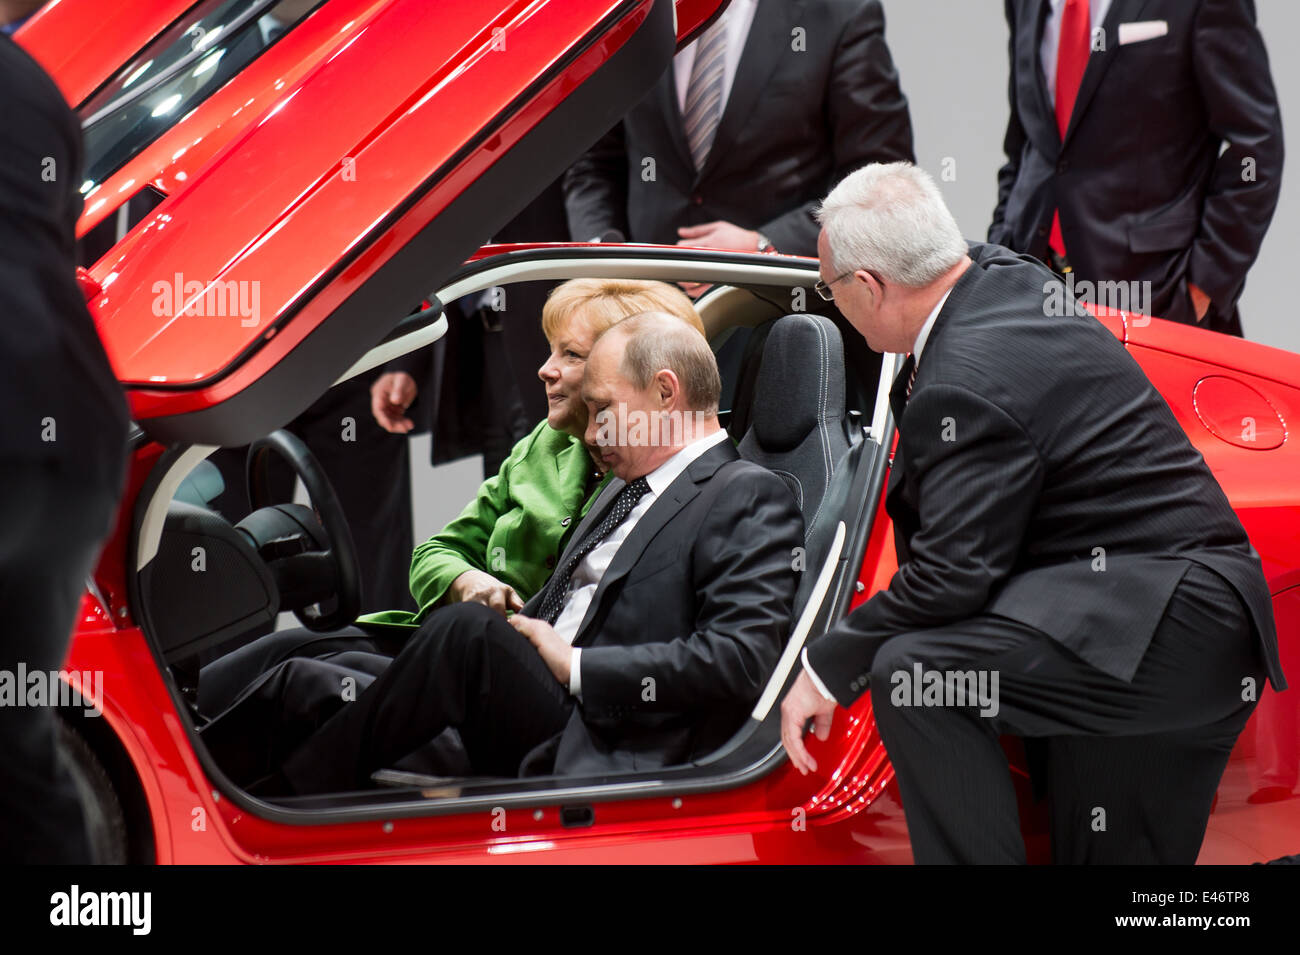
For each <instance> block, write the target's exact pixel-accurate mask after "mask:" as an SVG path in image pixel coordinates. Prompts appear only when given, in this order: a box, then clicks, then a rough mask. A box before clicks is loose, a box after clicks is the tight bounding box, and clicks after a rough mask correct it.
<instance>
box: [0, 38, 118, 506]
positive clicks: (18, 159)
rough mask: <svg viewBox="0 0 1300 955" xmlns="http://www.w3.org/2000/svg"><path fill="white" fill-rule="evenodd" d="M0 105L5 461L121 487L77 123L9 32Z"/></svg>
mask: <svg viewBox="0 0 1300 955" xmlns="http://www.w3.org/2000/svg"><path fill="white" fill-rule="evenodd" d="M0 117H3V122H0V250H3V252H2V253H0V413H2V414H3V417H4V421H5V424H4V427H0V461H2V462H4V464H5V465H6V466H8V465H10V464H12V463H14V462H22V463H24V464H31V463H35V462H43V463H44V464H45V465H48V466H53V467H57V468H60V469H62V470H64V471H66V472H67V473H75V474H77V475H79V476H81V477H83V478H84V479H85V480H86V481H87V482H88V483H94V484H97V485H99V486H101V487H113V488H114V489H115V491H116V489H118V488H120V487H121V482H122V476H123V470H122V469H123V464H124V462H125V459H126V429H127V414H126V403H125V401H124V400H123V398H122V389H121V387H120V386H119V385H118V382H117V377H116V376H115V375H114V374H113V371H112V369H111V368H110V367H109V364H108V358H107V357H106V356H105V354H104V347H103V345H102V344H101V343H100V340H99V335H98V333H97V332H96V330H95V324H94V321H93V320H92V319H91V317H90V312H89V311H87V309H86V300H85V297H84V296H83V295H82V293H81V289H80V288H79V287H78V285H77V281H76V256H75V254H74V239H75V234H76V224H77V218H78V217H79V216H80V215H81V208H82V198H81V193H80V192H79V191H78V189H79V187H80V185H81V162H82V146H81V128H80V126H78V124H77V119H76V117H75V116H74V115H73V113H72V110H70V109H69V108H68V105H67V103H65V102H64V100H63V96H62V94H61V93H60V92H59V90H58V88H57V87H56V86H55V85H54V82H53V81H52V80H51V79H50V78H49V76H47V75H46V73H45V71H44V70H42V69H41V68H40V67H39V66H38V65H37V64H36V61H35V60H33V59H32V58H31V57H30V56H28V55H27V53H26V52H24V51H23V50H21V49H20V48H19V47H18V46H16V45H15V44H14V42H13V41H12V40H10V39H9V37H7V36H3V35H0ZM46 419H49V421H48V422H47V421H46ZM51 428H52V431H51V430H50V429H51ZM51 436H52V437H53V440H46V439H47V438H49V437H51Z"/></svg>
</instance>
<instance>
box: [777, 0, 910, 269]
mask: <svg viewBox="0 0 1300 955" xmlns="http://www.w3.org/2000/svg"><path fill="white" fill-rule="evenodd" d="M828 75H829V77H830V79H829V87H828V89H827V93H826V104H827V106H826V108H827V115H826V120H827V124H828V132H829V136H828V139H827V143H828V145H829V146H830V148H831V149H832V150H833V151H834V155H835V165H834V169H833V171H832V173H831V185H832V186H834V185H835V184H836V183H838V182H839V181H840V180H841V179H843V178H844V177H845V176H847V175H848V174H849V173H851V172H853V171H854V170H855V169H859V168H861V167H862V166H865V165H867V164H868V163H873V162H897V161H900V160H906V161H907V162H915V161H916V156H915V154H914V153H913V151H912V120H911V116H910V114H909V113H908V109H907V97H905V96H904V95H903V91H902V90H901V89H900V88H899V85H898V70H897V69H895V68H894V61H893V58H892V57H891V56H890V54H889V46H888V45H887V44H886V43H885V14H884V11H883V10H882V9H881V6H880V3H879V2H877V0H870V2H868V3H863V4H862V5H861V8H860V10H859V11H858V13H857V14H856V15H855V16H854V17H852V18H851V19H850V20H849V22H848V23H847V24H846V25H845V27H844V30H843V32H842V33H841V35H840V38H839V41H838V42H837V43H836V44H835V50H834V53H833V54H832V60H831V65H830V70H829V73H828ZM817 204H818V203H817V202H816V201H814V202H808V203H804V204H803V205H800V206H797V207H796V208H794V209H791V210H790V211H789V212H786V213H784V214H782V215H780V216H778V217H777V218H775V219H773V220H772V221H770V222H767V223H764V224H763V225H762V226H760V227H759V230H758V231H759V232H762V233H763V234H764V235H766V236H767V237H768V238H769V239H770V240H771V241H772V244H773V245H774V246H776V248H777V249H778V250H779V251H781V252H789V253H792V254H796V255H816V254H817V232H818V230H819V226H818V225H817V220H816V219H815V218H814V213H815V211H816V208H817Z"/></svg>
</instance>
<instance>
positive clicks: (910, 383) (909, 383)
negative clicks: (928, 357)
mask: <svg viewBox="0 0 1300 955" xmlns="http://www.w3.org/2000/svg"><path fill="white" fill-rule="evenodd" d="M916 365H917V361H916V356H915V355H913V356H912V373H911V374H910V375H908V376H907V394H906V395H904V396H903V401H907V399H908V398H911V397H912V386H913V385H914V384H916Z"/></svg>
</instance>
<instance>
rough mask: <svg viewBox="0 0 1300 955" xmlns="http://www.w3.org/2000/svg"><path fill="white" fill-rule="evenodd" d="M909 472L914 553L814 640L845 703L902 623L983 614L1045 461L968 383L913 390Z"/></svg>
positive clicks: (1015, 552)
mask: <svg viewBox="0 0 1300 955" xmlns="http://www.w3.org/2000/svg"><path fill="white" fill-rule="evenodd" d="M899 433H900V439H899V440H900V453H901V454H902V457H903V460H904V462H905V467H906V475H905V478H906V480H908V481H915V482H917V500H918V502H919V513H920V525H919V529H918V530H917V532H916V533H915V534H914V535H913V536H912V540H911V542H910V551H911V559H910V560H908V561H907V563H905V564H903V565H902V566H901V567H900V568H899V569H898V572H897V573H896V574H894V577H893V579H892V580H891V581H890V582H889V587H888V588H887V589H885V590H882V591H880V592H879V593H877V594H876V595H875V596H874V597H872V598H871V599H870V600H869V601H867V603H865V604H863V605H862V606H861V607H859V608H858V609H857V610H855V611H854V612H853V613H852V614H850V615H849V616H848V617H847V618H845V619H844V620H842V621H840V623H838V624H837V625H836V626H835V627H834V628H832V629H831V631H830V632H829V633H827V634H826V635H825V636H824V637H822V638H821V639H819V640H817V641H815V642H814V643H813V644H812V645H811V646H810V647H809V648H808V660H809V662H810V663H811V664H812V668H813V669H814V670H815V671H816V673H817V675H818V676H819V677H821V679H822V681H823V682H824V683H825V684H826V686H827V687H828V688H829V689H830V691H831V693H833V694H834V695H835V698H836V699H837V700H838V701H839V702H840V704H841V705H843V706H849V705H850V704H852V702H853V701H854V700H855V699H857V697H858V696H859V695H860V694H861V693H862V690H863V689H864V688H865V686H866V680H865V677H866V675H867V674H868V673H869V672H870V669H871V663H872V660H873V658H874V657H875V653H876V649H877V648H878V647H879V646H880V644H881V642H882V641H884V640H886V639H888V638H889V637H892V636H895V635H897V634H900V633H908V632H913V631H917V630H925V629H930V628H933V627H939V626H943V625H945V624H949V623H953V622H955V621H958V620H965V619H967V618H969V617H972V616H975V615H976V614H978V613H979V612H980V611H981V610H982V609H983V608H984V607H985V605H986V604H987V603H988V600H989V597H990V596H991V594H992V593H993V591H994V590H995V589H996V588H997V587H998V586H999V585H1000V584H1001V583H1002V582H1003V581H1005V580H1006V579H1007V577H1009V576H1010V574H1011V572H1012V569H1013V567H1014V566H1015V563H1016V560H1017V559H1018V557H1019V555H1020V550H1021V546H1022V543H1023V540H1024V536H1025V530H1026V528H1027V527H1028V525H1029V520H1030V517H1031V516H1032V514H1033V512H1034V509H1035V507H1036V506H1037V500H1038V494H1039V491H1040V490H1041V488H1042V486H1043V478H1044V469H1043V465H1042V461H1041V458H1040V456H1039V454H1038V450H1037V448H1036V447H1035V446H1034V444H1033V442H1032V441H1031V440H1030V438H1029V436H1028V435H1027V434H1026V433H1025V432H1024V430H1023V429H1022V428H1021V426H1020V425H1019V424H1018V423H1017V422H1016V421H1015V420H1013V419H1012V418H1011V417H1010V416H1008V415H1007V414H1006V413H1005V412H1004V411H1002V410H1001V409H1000V408H998V407H997V406H996V405H993V404H992V403H990V402H988V401H986V400H985V399H983V398H980V397H978V396H977V395H974V394H971V393H970V392H968V391H965V390H964V389H960V388H955V387H951V386H947V385H943V386H939V385H935V386H931V387H929V388H923V389H919V390H917V391H916V392H914V393H913V395H912V399H911V401H910V402H908V405H907V408H906V410H905V411H904V413H903V421H902V423H901V424H900V426H899Z"/></svg>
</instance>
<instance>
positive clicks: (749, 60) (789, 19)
mask: <svg viewBox="0 0 1300 955" xmlns="http://www.w3.org/2000/svg"><path fill="white" fill-rule="evenodd" d="M802 9H803V0H759V2H758V6H757V7H756V8H755V10H754V20H753V22H752V23H751V24H750V26H749V36H748V38H747V39H746V40H745V49H744V51H743V52H742V53H741V55H740V63H739V64H738V65H737V66H736V77H735V79H734V80H733V81H732V83H731V92H730V94H729V95H728V96H727V105H726V106H725V107H723V110H722V118H721V120H720V121H719V122H718V130H717V132H716V133H715V134H714V136H713V145H712V146H710V147H709V154H708V156H706V157H705V159H704V168H703V169H701V170H700V171H699V172H698V173H696V176H695V182H696V183H699V182H701V181H702V180H703V179H704V177H705V176H707V175H708V174H709V173H710V172H712V171H713V169H714V168H715V167H716V166H717V165H718V163H720V162H722V161H723V160H724V159H725V158H726V156H727V154H728V153H730V152H731V144H732V143H733V142H735V140H736V139H737V138H739V136H740V133H741V131H742V130H743V129H744V128H745V121H746V120H748V119H749V114H750V113H752V112H753V110H754V104H755V103H757V102H758V100H759V98H760V96H762V93H763V88H764V87H765V86H767V79H768V77H769V76H771V75H772V71H773V70H774V69H776V64H777V63H778V62H780V59H781V55H782V52H783V51H785V50H787V49H788V47H787V44H788V43H789V42H790V30H791V28H792V27H793V26H794V24H795V23H797V22H798V19H799V14H800V12H801V11H802ZM674 108H676V99H675V98H674ZM681 126H682V122H681V116H680V113H679V114H678V119H677V127H678V129H679V130H680V129H681ZM682 140H683V142H684V141H685V133H682ZM689 155H690V151H689V149H688V150H687V156H688V165H689Z"/></svg>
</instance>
